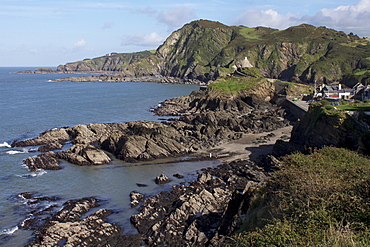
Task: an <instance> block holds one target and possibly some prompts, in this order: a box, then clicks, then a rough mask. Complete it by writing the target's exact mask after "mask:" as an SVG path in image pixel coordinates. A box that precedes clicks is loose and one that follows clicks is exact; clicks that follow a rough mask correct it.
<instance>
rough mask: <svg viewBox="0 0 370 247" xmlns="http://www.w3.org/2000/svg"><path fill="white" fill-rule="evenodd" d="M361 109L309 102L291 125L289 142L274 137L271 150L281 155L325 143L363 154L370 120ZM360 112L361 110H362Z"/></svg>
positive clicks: (317, 146) (365, 149)
mask: <svg viewBox="0 0 370 247" xmlns="http://www.w3.org/2000/svg"><path fill="white" fill-rule="evenodd" d="M359 114H360V113H358V112H357V113H353V114H349V113H347V112H345V111H343V110H339V109H336V108H335V107H333V106H331V105H329V103H328V102H317V103H315V104H311V106H310V108H309V110H308V112H307V113H306V114H305V115H304V116H303V118H302V119H301V120H300V121H299V122H298V123H297V124H296V125H295V126H294V127H293V130H292V133H291V138H290V141H289V142H284V141H281V140H280V141H277V143H276V144H275V145H274V150H273V154H274V155H276V156H282V155H285V154H289V153H292V152H294V151H300V152H304V153H308V152H311V151H312V150H314V149H321V148H322V147H324V146H334V147H343V148H347V149H350V150H355V151H357V152H359V153H362V154H370V149H369V147H370V145H369V144H370V141H369V137H368V134H367V133H369V130H370V128H369V123H370V122H369V121H368V120H367V122H366V121H364V118H368V117H366V116H365V115H364V118H363V119H361V118H359ZM362 115H363V114H362Z"/></svg>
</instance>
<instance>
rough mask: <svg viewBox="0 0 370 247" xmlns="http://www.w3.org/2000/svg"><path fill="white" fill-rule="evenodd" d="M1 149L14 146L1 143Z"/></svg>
mask: <svg viewBox="0 0 370 247" xmlns="http://www.w3.org/2000/svg"><path fill="white" fill-rule="evenodd" d="M0 147H5V148H11V147H12V146H10V145H9V143H7V142H3V143H0Z"/></svg>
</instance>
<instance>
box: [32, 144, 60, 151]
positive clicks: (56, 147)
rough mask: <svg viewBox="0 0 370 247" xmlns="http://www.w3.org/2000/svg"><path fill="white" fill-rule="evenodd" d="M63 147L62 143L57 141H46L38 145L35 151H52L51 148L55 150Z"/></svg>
mask: <svg viewBox="0 0 370 247" xmlns="http://www.w3.org/2000/svg"><path fill="white" fill-rule="evenodd" d="M62 148H63V144H61V143H59V142H51V143H47V144H46V145H43V146H41V147H39V148H38V149H37V151H39V152H49V151H52V150H57V149H62Z"/></svg>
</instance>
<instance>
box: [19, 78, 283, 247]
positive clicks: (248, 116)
mask: <svg viewBox="0 0 370 247" xmlns="http://www.w3.org/2000/svg"><path fill="white" fill-rule="evenodd" d="M268 83H270V82H268ZM270 86H271V84H268V85H261V86H260V88H259V89H256V90H255V91H253V92H250V93H249V94H248V93H246V94H244V95H242V96H241V97H238V98H234V97H232V98H230V97H220V96H219V95H217V96H215V95H213V94H212V92H209V91H195V92H193V93H192V94H191V95H189V96H184V97H179V98H175V99H172V100H166V101H165V102H163V103H162V104H161V107H159V108H158V109H155V110H154V111H155V112H156V114H158V115H172V116H174V115H177V116H180V117H179V118H178V119H173V120H171V121H163V122H149V121H134V122H128V123H110V124H109V123H107V124H89V125H77V126H72V127H63V128H58V129H52V130H48V131H45V132H44V133H42V134H41V135H40V136H39V137H36V138H34V139H29V140H20V141H15V142H14V143H13V144H12V146H13V147H20V146H22V147H24V146H33V147H34V146H36V147H38V151H40V152H42V154H40V155H38V156H37V157H30V158H28V159H26V160H25V164H26V165H27V166H28V167H29V169H39V168H42V169H60V167H58V166H57V164H58V160H59V159H64V160H66V161H68V162H70V163H73V164H76V165H101V164H108V163H109V156H107V155H106V153H105V152H109V153H111V154H113V155H114V156H115V157H117V158H119V159H122V160H125V161H129V162H138V161H142V160H153V159H157V158H163V157H176V156H184V155H189V154H194V155H199V157H200V158H201V156H202V152H203V150H207V149H210V148H213V147H215V146H217V145H220V144H222V143H227V142H229V141H232V140H237V139H239V138H241V137H242V136H243V135H245V134H253V133H254V134H256V133H264V132H265V133H269V132H271V131H274V130H278V129H281V128H283V127H287V126H289V121H288V120H287V116H288V114H287V113H286V111H285V110H284V109H283V108H281V107H279V106H277V105H273V104H271V103H270V102H269V101H270V99H272V98H273V96H274V94H275V91H274V88H273V87H272V88H270V89H268V90H267V88H269V87H270ZM256 92H259V93H260V95H258V93H256ZM66 144H68V145H72V146H71V147H70V148H69V149H63V147H64V146H65V145H66ZM208 154H209V153H206V155H208ZM230 155H232V154H230ZM204 157H206V156H204ZM207 158H209V157H208V156H207ZM278 166H279V162H278V161H277V160H276V159H274V157H272V156H268V157H266V158H261V159H259V161H258V162H252V161H250V160H237V161H232V162H228V163H224V164H222V165H221V166H219V167H217V168H215V169H207V170H204V171H202V172H201V173H200V174H199V177H198V180H197V181H193V182H191V183H190V184H188V185H178V186H174V187H173V188H172V190H171V191H164V192H162V193H160V194H158V195H156V196H154V197H149V198H145V195H138V194H135V193H134V192H133V193H132V195H131V198H132V201H133V203H132V206H133V207H139V208H138V211H139V213H138V214H136V215H133V216H132V217H131V222H132V224H133V225H134V226H135V227H136V228H137V230H138V234H134V235H122V232H123V233H124V231H123V229H121V228H120V227H119V226H118V225H115V224H111V223H109V222H107V221H106V219H107V218H106V217H107V215H109V214H111V213H113V212H112V211H110V210H109V209H99V210H98V211H96V212H95V213H92V214H90V216H85V217H83V216H82V215H83V214H85V213H86V212H90V211H91V210H92V208H94V206H88V207H85V206H73V207H72V206H68V207H65V209H63V210H64V211H63V210H61V211H58V212H57V213H56V214H53V215H51V216H50V217H48V219H47V220H44V223H43V224H42V225H41V226H39V227H36V228H37V230H36V234H35V238H34V239H33V240H32V243H30V244H29V246H44V245H48V244H49V245H59V246H62V245H70V246H92V245H94V246H224V245H225V241H226V240H227V238H225V236H228V235H230V234H231V233H233V232H234V231H235V230H236V229H237V228H238V226H239V223H240V222H239V219H240V218H241V217H243V215H244V214H245V213H246V210H247V209H248V198H250V196H251V195H252V191H253V190H254V189H256V188H258V187H259V186H262V185H263V184H264V183H265V182H266V179H267V178H268V172H269V171H270V170H273V169H275V168H276V167H278ZM179 176H181V175H179ZM157 179H158V183H166V182H167V181H168V179H169V178H168V177H164V176H159V177H158V178H157ZM81 200H82V199H81ZM89 200H93V199H89ZM73 203H75V202H73ZM67 204H70V202H68V203H67ZM93 205H95V203H93ZM74 208H78V209H79V210H82V211H79V210H77V209H74ZM62 212H64V213H62ZM61 214H73V215H74V216H73V217H72V216H71V217H64V218H63V219H59V218H60V217H59V216H58V215H61ZM82 229H83V230H84V233H81V230H82Z"/></svg>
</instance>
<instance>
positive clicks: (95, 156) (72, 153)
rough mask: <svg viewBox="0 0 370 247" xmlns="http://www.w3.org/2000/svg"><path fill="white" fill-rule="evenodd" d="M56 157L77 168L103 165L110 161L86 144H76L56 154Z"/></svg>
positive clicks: (101, 152)
mask: <svg viewBox="0 0 370 247" xmlns="http://www.w3.org/2000/svg"><path fill="white" fill-rule="evenodd" d="M57 156H58V158H60V159H64V160H66V161H68V162H70V163H73V164H76V165H79V166H84V165H103V164H108V163H109V162H110V161H111V159H110V158H109V156H108V155H107V154H106V153H104V152H103V151H102V150H100V149H98V148H96V147H94V146H91V145H87V144H76V145H74V146H72V147H71V148H70V149H68V150H65V151H60V152H58V153H57Z"/></svg>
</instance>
